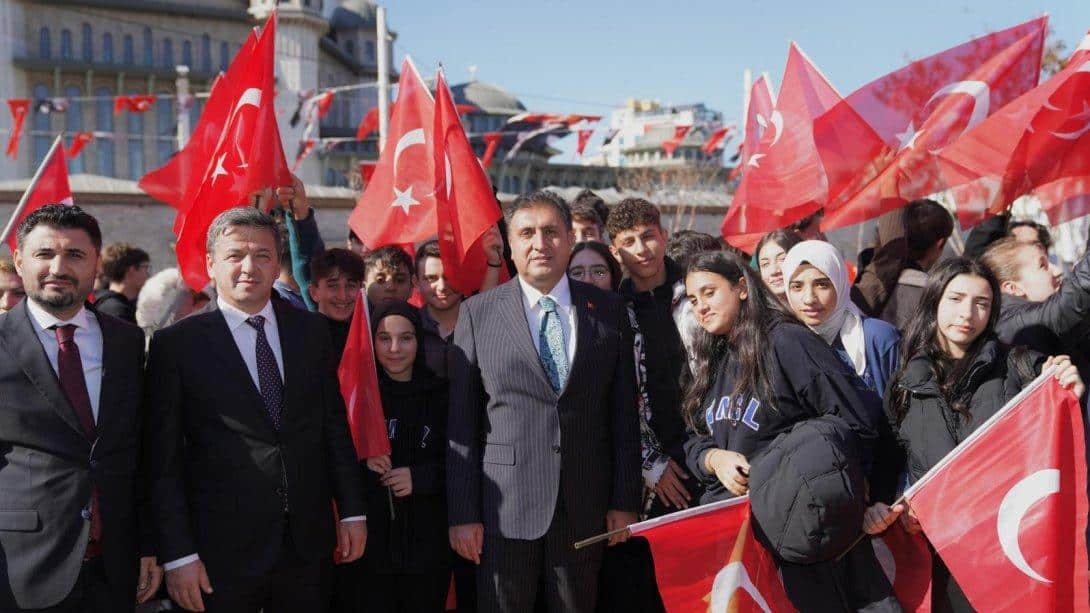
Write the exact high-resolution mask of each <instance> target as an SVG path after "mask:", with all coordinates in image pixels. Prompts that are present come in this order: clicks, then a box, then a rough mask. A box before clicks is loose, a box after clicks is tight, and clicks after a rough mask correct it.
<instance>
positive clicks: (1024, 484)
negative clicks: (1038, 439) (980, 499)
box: [995, 468, 1060, 583]
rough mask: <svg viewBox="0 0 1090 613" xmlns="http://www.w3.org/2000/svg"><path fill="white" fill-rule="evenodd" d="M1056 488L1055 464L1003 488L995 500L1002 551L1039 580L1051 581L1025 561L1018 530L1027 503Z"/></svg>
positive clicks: (1054, 490) (1027, 508)
mask: <svg viewBox="0 0 1090 613" xmlns="http://www.w3.org/2000/svg"><path fill="white" fill-rule="evenodd" d="M1059 491H1060V471H1059V470H1057V469H1055V468H1046V469H1045V470H1039V471H1037V472H1035V473H1033V474H1031V475H1029V476H1028V477H1026V478H1024V479H1022V480H1021V481H1019V482H1018V483H1015V484H1014V486H1013V487H1011V489H1010V490H1009V491H1007V495H1006V496H1003V501H1002V502H1001V503H999V514H998V516H997V517H996V521H995V524H996V526H995V528H996V532H998V534H999V546H1000V547H1002V548H1003V554H1004V555H1006V556H1007V559H1008V560H1010V562H1011V564H1014V566H1015V568H1017V569H1018V570H1020V571H1022V574H1024V575H1026V576H1027V577H1029V578H1030V579H1034V580H1036V581H1040V582H1042V583H1052V580H1051V579H1046V578H1044V577H1042V576H1041V574H1040V573H1038V572H1037V571H1035V570H1033V568H1032V567H1031V566H1030V565H1029V563H1028V562H1026V557H1025V556H1024V555H1023V554H1022V548H1021V547H1020V546H1019V544H1018V532H1019V529H1020V528H1021V526H1022V518H1024V517H1025V516H1026V513H1027V512H1029V509H1030V507H1032V506H1033V505H1034V504H1036V503H1037V502H1038V501H1039V500H1043V499H1045V498H1047V497H1049V496H1051V495H1053V494H1056V493H1058V492H1059Z"/></svg>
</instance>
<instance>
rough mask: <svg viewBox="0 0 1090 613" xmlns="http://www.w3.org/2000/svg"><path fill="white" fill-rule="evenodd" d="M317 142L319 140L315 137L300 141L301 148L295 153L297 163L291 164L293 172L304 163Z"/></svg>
mask: <svg viewBox="0 0 1090 613" xmlns="http://www.w3.org/2000/svg"><path fill="white" fill-rule="evenodd" d="M317 144H318V141H316V140H314V139H313V138H308V139H306V140H301V141H299V150H298V151H297V152H296V154H295V163H293V164H292V165H291V171H292V172H295V171H296V170H298V169H299V164H302V163H303V160H305V159H307V156H308V155H310V152H311V151H314V147H315V145H317Z"/></svg>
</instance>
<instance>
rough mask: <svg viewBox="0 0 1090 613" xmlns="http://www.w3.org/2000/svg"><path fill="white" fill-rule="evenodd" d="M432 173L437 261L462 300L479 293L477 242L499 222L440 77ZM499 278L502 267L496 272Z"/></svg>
mask: <svg viewBox="0 0 1090 613" xmlns="http://www.w3.org/2000/svg"><path fill="white" fill-rule="evenodd" d="M432 143H433V144H434V151H435V160H434V164H435V168H442V169H443V172H439V173H436V183H435V217H436V222H437V223H438V224H439V225H438V226H437V228H438V233H437V235H438V237H439V255H440V257H441V259H442V260H443V273H444V275H445V276H446V279H447V282H448V283H450V284H451V285H452V286H453V287H454V289H456V290H458V292H460V293H461V294H463V295H466V296H468V295H470V294H472V293H473V292H476V291H477V290H479V289H480V288H481V280H482V279H483V278H484V273H485V272H486V271H487V270H488V255H487V254H486V253H485V252H484V249H483V248H482V246H481V239H482V237H483V236H484V234H485V232H487V231H488V229H489V228H491V227H492V226H494V225H495V224H496V221H498V220H499V218H500V207H499V206H498V205H497V204H496V197H495V196H494V195H493V193H492V184H491V183H489V181H488V176H487V175H485V174H484V169H483V168H481V164H480V162H478V161H477V156H476V155H475V154H474V153H473V147H471V146H470V144H469V139H468V138H466V133H465V130H464V129H463V128H462V122H461V121H460V120H459V119H458V111H457V109H455V107H454V99H453V97H452V96H451V94H450V89H448V88H447V82H446V78H445V77H444V75H443V72H442V71H440V72H439V76H438V77H436V84H435V125H434V127H433V132H432ZM500 270H501V274H502V273H503V272H504V271H506V267H501V268H500Z"/></svg>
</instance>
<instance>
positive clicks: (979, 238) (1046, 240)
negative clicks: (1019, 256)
mask: <svg viewBox="0 0 1090 613" xmlns="http://www.w3.org/2000/svg"><path fill="white" fill-rule="evenodd" d="M1007 237H1012V238H1016V239H1018V240H1019V241H1021V242H1024V243H1038V244H1040V245H1041V246H1042V247H1044V248H1045V251H1046V252H1047V251H1048V250H1049V249H1051V248H1052V234H1051V233H1050V232H1049V231H1048V227H1047V226H1045V225H1043V224H1039V223H1037V222H1035V221H1031V220H1029V219H1011V214H1010V211H1005V212H1003V213H1000V214H998V215H992V216H991V217H989V218H987V219H985V220H984V221H982V222H981V223H979V224H977V225H976V226H974V227H973V229H972V230H970V231H969V235H968V236H967V237H965V250H964V251H963V252H962V255H963V256H964V257H967V258H974V259H976V258H979V257H980V256H982V255H984V252H985V251H986V250H987V249H988V247H989V246H991V245H992V243H995V242H996V241H998V240H1000V239H1003V238H1007Z"/></svg>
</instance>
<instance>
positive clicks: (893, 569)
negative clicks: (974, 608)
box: [871, 521, 931, 613]
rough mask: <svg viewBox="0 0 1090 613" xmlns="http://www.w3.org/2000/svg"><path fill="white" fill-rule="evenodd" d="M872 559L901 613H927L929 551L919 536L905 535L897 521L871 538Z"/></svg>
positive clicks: (928, 607) (921, 536) (929, 592)
mask: <svg viewBox="0 0 1090 613" xmlns="http://www.w3.org/2000/svg"><path fill="white" fill-rule="evenodd" d="M871 546H872V547H873V548H874V557H875V558H877V559H878V564H879V565H880V566H881V567H882V571H883V572H884V573H885V575H886V578H887V579H889V583H890V585H892V586H893V593H894V595H896V596H897V600H898V601H899V602H900V603H901V606H902V607H904V609H905V611H915V612H916V613H929V612H930V611H931V548H930V547H929V546H928V545H927V539H925V538H924V537H923V535H922V534H909V533H908V532H906V531H905V529H904V527H903V526H902V525H901V522H900V521H897V522H894V523H893V525H892V526H890V527H889V528H887V529H886V531H885V532H883V533H882V534H881V535H879V536H874V537H871Z"/></svg>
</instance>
